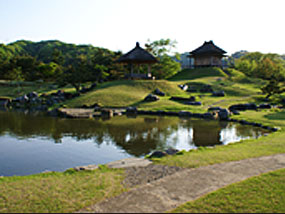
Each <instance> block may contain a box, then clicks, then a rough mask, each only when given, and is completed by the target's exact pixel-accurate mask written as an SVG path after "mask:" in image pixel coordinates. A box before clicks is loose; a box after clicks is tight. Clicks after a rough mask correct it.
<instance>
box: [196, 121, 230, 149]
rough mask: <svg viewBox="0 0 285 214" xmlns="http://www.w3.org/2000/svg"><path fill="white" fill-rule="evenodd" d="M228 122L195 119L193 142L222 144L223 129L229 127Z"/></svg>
mask: <svg viewBox="0 0 285 214" xmlns="http://www.w3.org/2000/svg"><path fill="white" fill-rule="evenodd" d="M227 124H228V123H227V122H222V121H220V122H218V123H217V122H213V121H208V122H205V121H195V122H193V123H192V127H193V142H194V144H195V146H197V147H199V146H214V145H221V144H223V142H222V141H221V136H220V134H221V131H222V129H224V128H226V127H227Z"/></svg>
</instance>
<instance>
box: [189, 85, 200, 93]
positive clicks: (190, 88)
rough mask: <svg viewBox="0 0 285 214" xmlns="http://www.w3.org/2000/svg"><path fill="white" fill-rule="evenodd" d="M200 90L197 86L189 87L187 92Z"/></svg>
mask: <svg viewBox="0 0 285 214" xmlns="http://www.w3.org/2000/svg"><path fill="white" fill-rule="evenodd" d="M197 91H198V90H197V88H195V87H193V86H192V87H191V86H190V87H188V89H187V92H197Z"/></svg>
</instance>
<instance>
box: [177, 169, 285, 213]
mask: <svg viewBox="0 0 285 214" xmlns="http://www.w3.org/2000/svg"><path fill="white" fill-rule="evenodd" d="M172 212H173V213H284V212H285V169H281V170H277V171H274V172H270V173H267V174H263V175H261V176H257V177H253V178H249V179H247V180H245V181H242V182H239V183H235V184H232V185H229V186H227V187H224V188H222V189H220V190H218V191H215V192H213V193H210V194H208V195H205V196H203V197H202V198H200V199H198V200H195V201H193V202H188V203H186V204H184V205H181V206H179V207H178V208H176V209H175V210H173V211H172Z"/></svg>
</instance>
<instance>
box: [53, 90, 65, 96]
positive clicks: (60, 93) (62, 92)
mask: <svg viewBox="0 0 285 214" xmlns="http://www.w3.org/2000/svg"><path fill="white" fill-rule="evenodd" d="M55 95H57V96H63V95H64V90H58V91H57V92H56V94H55Z"/></svg>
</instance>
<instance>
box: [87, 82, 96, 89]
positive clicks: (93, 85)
mask: <svg viewBox="0 0 285 214" xmlns="http://www.w3.org/2000/svg"><path fill="white" fill-rule="evenodd" d="M96 87H97V84H96V83H93V84H92V85H91V86H90V88H89V89H90V90H92V89H94V88H96Z"/></svg>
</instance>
